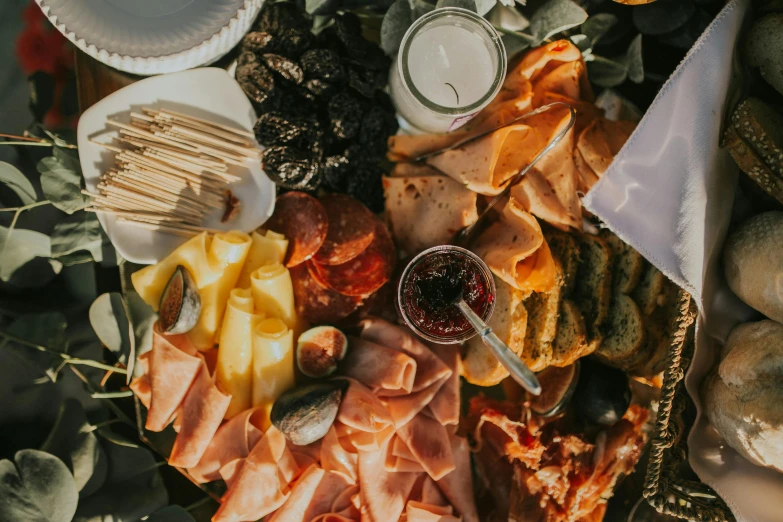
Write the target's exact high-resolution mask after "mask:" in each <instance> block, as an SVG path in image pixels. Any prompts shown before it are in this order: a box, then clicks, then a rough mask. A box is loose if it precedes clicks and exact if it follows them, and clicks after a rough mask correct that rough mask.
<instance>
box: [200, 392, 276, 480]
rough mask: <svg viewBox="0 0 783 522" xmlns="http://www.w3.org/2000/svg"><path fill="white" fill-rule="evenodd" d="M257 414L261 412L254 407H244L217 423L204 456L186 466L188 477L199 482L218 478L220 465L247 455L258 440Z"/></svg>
mask: <svg viewBox="0 0 783 522" xmlns="http://www.w3.org/2000/svg"><path fill="white" fill-rule="evenodd" d="M261 415H263V412H261V411H260V409H258V408H253V409H249V410H245V411H243V412H242V413H240V414H239V415H236V416H235V417H233V418H232V419H231V420H229V421H228V422H226V423H225V424H223V425H222V426H220V428H218V430H217V433H216V434H215V436H214V437H213V438H212V440H211V441H210V443H209V446H207V450H206V451H205V452H204V456H202V457H201V460H200V461H199V462H198V464H197V465H196V466H195V467H192V468H190V469H188V473H190V476H191V477H193V479H195V480H196V481H197V482H202V483H203V482H210V481H212V480H218V479H219V478H221V477H220V469H221V468H222V467H223V466H225V465H226V464H227V463H229V462H231V461H233V460H235V459H242V458H245V457H247V456H248V454H250V450H252V449H253V447H254V446H255V445H256V443H257V442H258V441H259V440H260V439H261V436H262V431H261V430H260V429H259V428H258V426H259V422H260V421H259V418H258V417H259V416H261Z"/></svg>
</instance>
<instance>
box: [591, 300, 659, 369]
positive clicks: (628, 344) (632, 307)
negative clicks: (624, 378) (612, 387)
mask: <svg viewBox="0 0 783 522" xmlns="http://www.w3.org/2000/svg"><path fill="white" fill-rule="evenodd" d="M645 330H646V329H645V318H644V317H643V316H642V313H641V311H640V310H639V307H638V306H637V305H636V303H635V302H634V300H633V299H631V298H630V297H629V296H627V295H624V294H615V295H614V297H613V299H612V306H611V312H610V313H609V321H608V322H607V325H606V335H605V336H604V339H603V341H602V342H601V345H600V346H599V347H598V349H597V350H596V351H595V354H596V355H597V356H598V357H599V358H600V359H601V360H603V361H604V362H606V363H607V364H609V365H611V366H617V367H619V368H623V369H625V368H627V367H629V365H635V364H637V362H638V361H639V360H643V359H644V358H646V353H645V352H644V351H643V350H644V347H645V341H646V338H647V334H646V331H645Z"/></svg>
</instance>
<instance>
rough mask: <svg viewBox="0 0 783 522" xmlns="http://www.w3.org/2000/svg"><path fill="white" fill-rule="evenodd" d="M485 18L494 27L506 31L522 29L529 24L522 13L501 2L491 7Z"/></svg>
mask: <svg viewBox="0 0 783 522" xmlns="http://www.w3.org/2000/svg"><path fill="white" fill-rule="evenodd" d="M487 20H488V21H489V23H491V24H492V25H494V26H495V27H498V28H500V29H505V30H506V31H522V30H524V29H527V27H528V26H529V25H530V22H529V21H528V19H527V18H525V17H524V16H523V15H522V13H520V12H519V11H517V10H516V9H514V8H513V7H507V6H506V5H503V4H497V5H496V6H495V7H493V8H492V10H491V11H490V12H489V13H488V14H487ZM508 55H509V56H511V55H512V53H508Z"/></svg>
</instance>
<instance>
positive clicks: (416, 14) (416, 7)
mask: <svg viewBox="0 0 783 522" xmlns="http://www.w3.org/2000/svg"><path fill="white" fill-rule="evenodd" d="M409 3H410V6H411V11H412V12H413V19H414V20H418V19H419V18H421V17H422V16H424V15H425V14H427V13H429V12H430V11H432V10H434V9H435V4H431V3H430V2H428V1H427V0H410V2H409Z"/></svg>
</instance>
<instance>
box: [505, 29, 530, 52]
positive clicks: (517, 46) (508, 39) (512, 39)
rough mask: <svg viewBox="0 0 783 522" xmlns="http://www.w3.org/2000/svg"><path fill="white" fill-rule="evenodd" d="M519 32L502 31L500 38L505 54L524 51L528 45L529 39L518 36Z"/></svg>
mask: <svg viewBox="0 0 783 522" xmlns="http://www.w3.org/2000/svg"><path fill="white" fill-rule="evenodd" d="M519 34H520V33H516V34H515V33H505V32H504V33H503V36H501V37H500V39H501V40H502V41H503V45H504V46H505V47H506V54H507V55H508V56H514V55H516V54H517V53H519V52H520V51H524V50H525V49H527V48H528V47H530V40H529V39H527V38H524V37H522V36H519Z"/></svg>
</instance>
